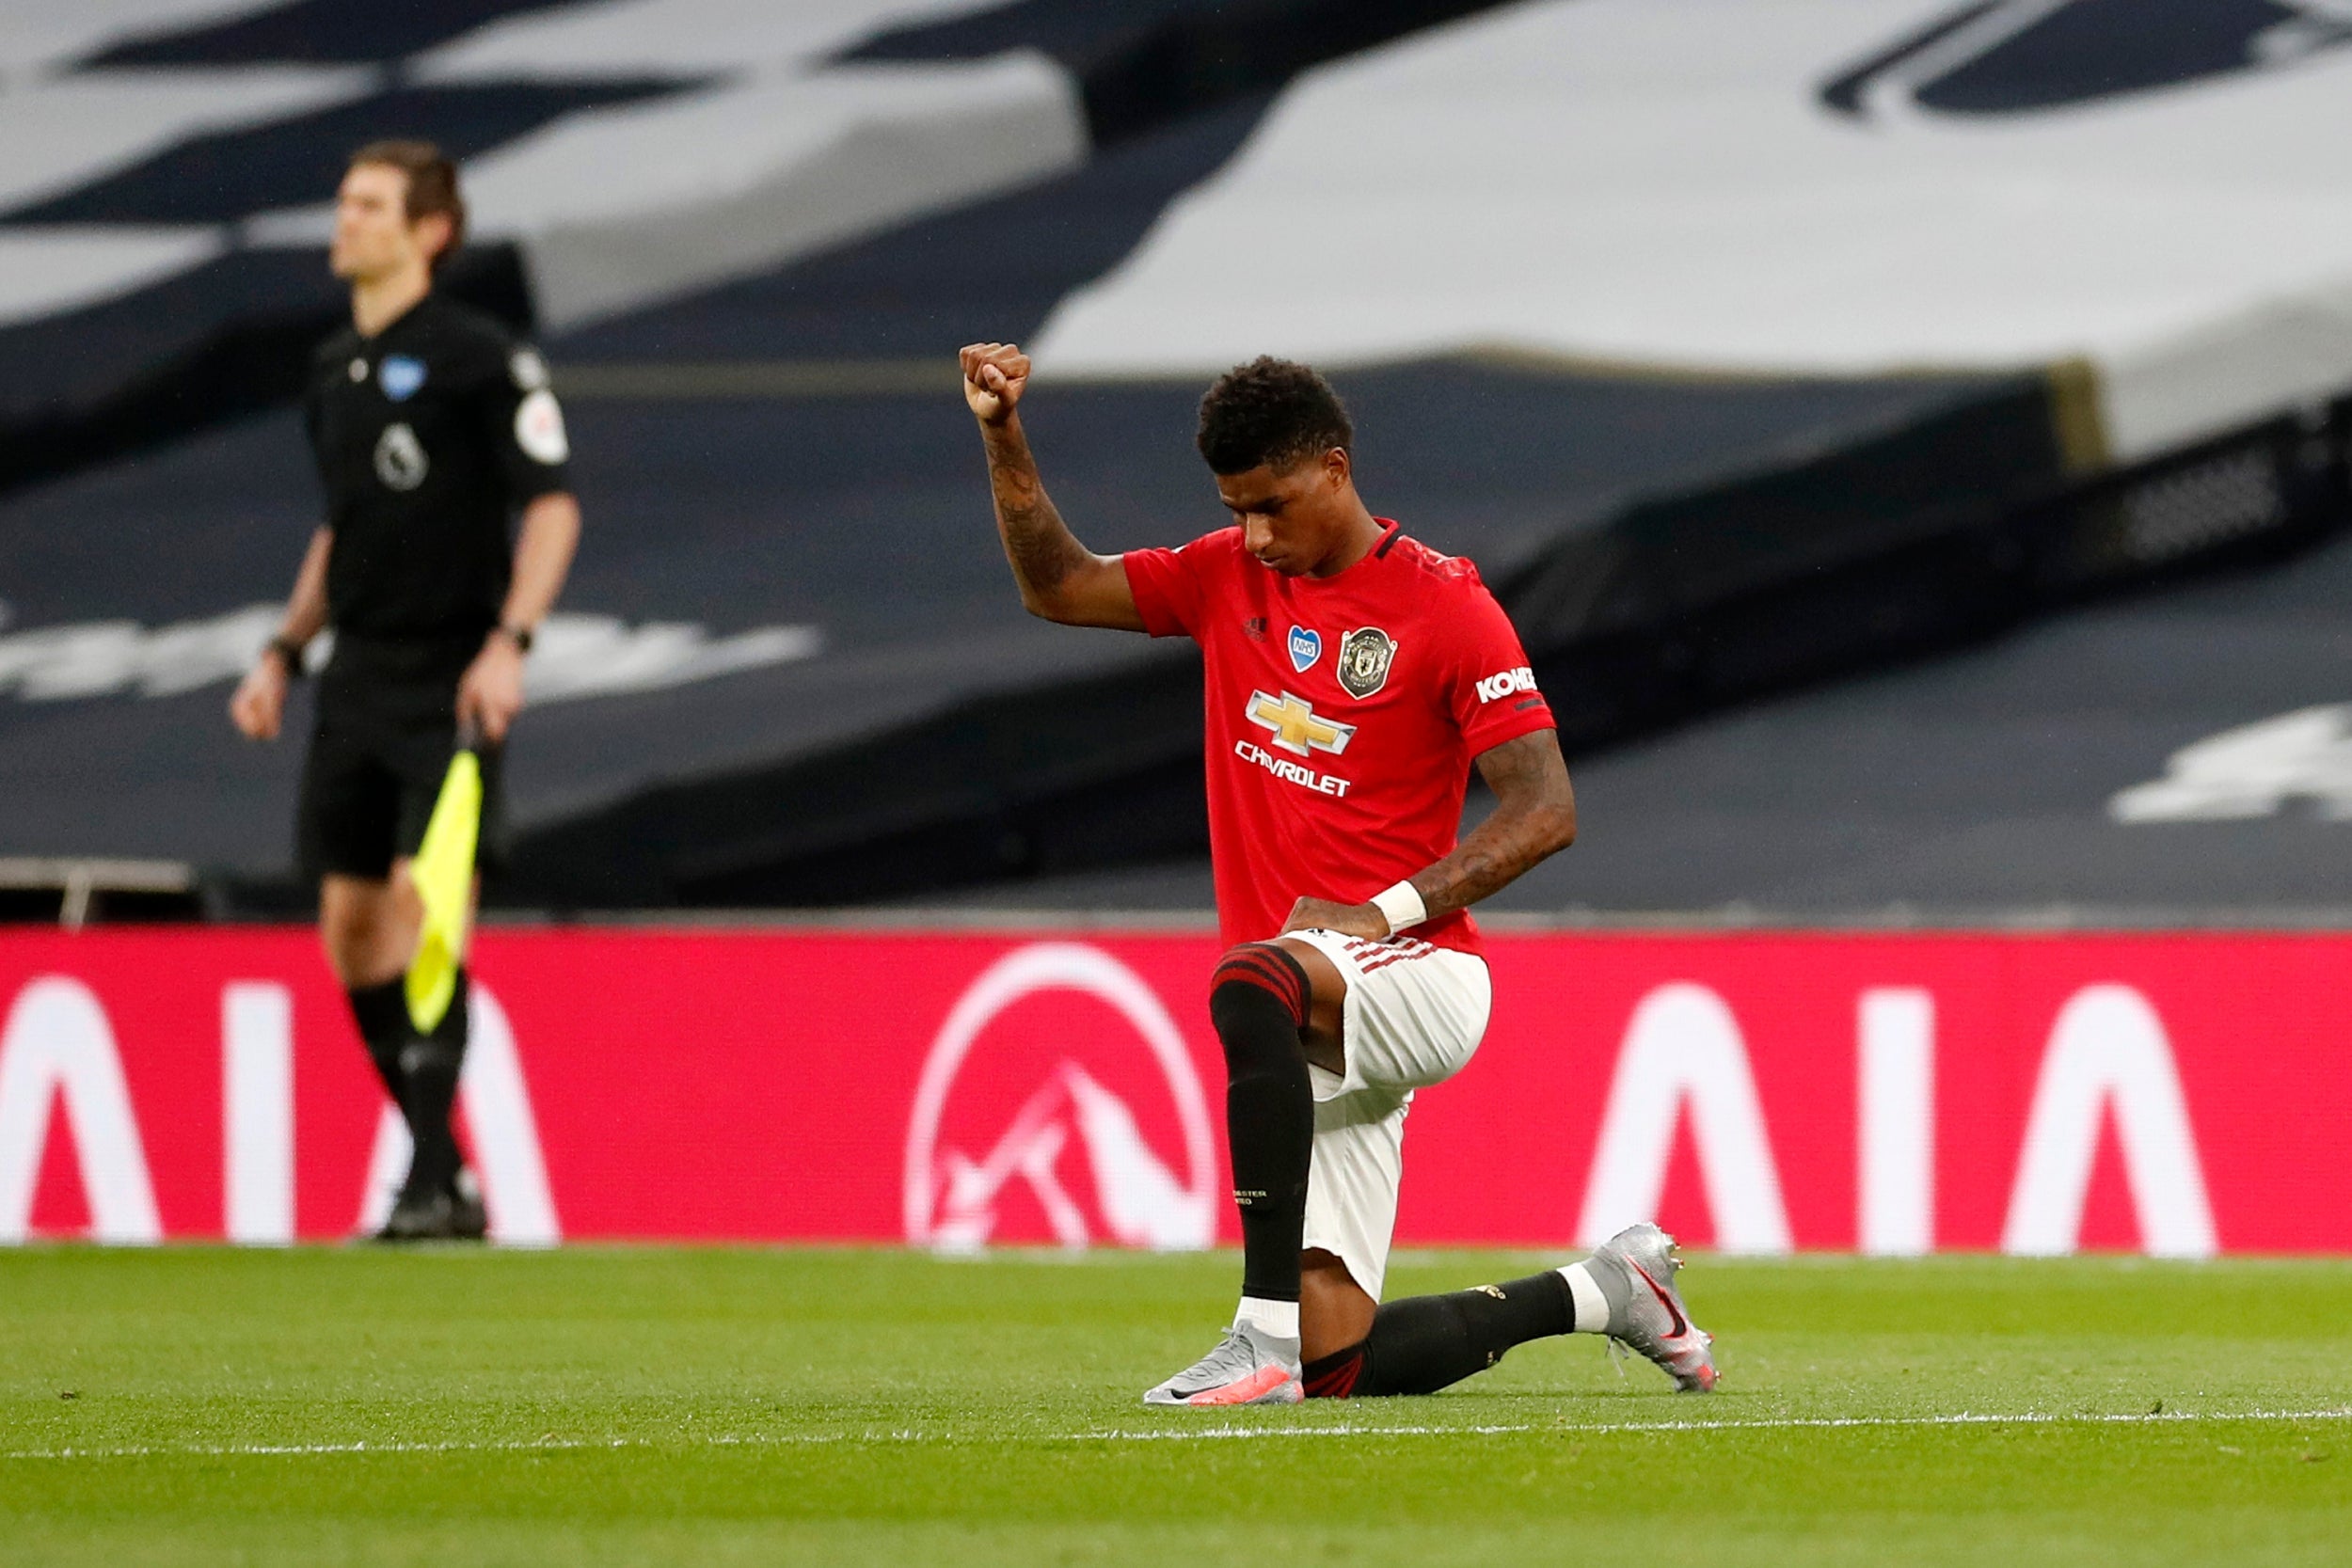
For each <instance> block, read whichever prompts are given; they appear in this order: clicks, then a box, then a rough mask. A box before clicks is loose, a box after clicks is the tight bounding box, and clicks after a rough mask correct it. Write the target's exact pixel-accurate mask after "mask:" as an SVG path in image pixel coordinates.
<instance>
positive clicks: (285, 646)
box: [262, 637, 310, 681]
mask: <svg viewBox="0 0 2352 1568" xmlns="http://www.w3.org/2000/svg"><path fill="white" fill-rule="evenodd" d="M262 652H263V653H265V654H276V655H277V656H278V665H279V667H280V668H281V669H283V670H284V671H285V672H286V678H287V679H288V680H297V681H298V680H300V679H301V678H302V677H303V676H305V675H307V674H309V673H310V671H309V670H307V669H305V668H304V667H303V663H302V644H301V643H299V642H297V641H294V639H293V638H291V637H273V638H271V639H270V640H269V641H268V643H267V644H266V645H265V646H264V647H263V648H262Z"/></svg>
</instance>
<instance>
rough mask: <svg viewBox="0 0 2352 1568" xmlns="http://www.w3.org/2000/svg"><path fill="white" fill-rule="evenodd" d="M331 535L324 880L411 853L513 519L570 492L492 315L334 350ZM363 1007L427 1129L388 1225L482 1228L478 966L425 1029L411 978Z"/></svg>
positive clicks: (452, 733)
mask: <svg viewBox="0 0 2352 1568" xmlns="http://www.w3.org/2000/svg"><path fill="white" fill-rule="evenodd" d="M305 415H306V420H307V423H308V426H309V430H310V447H311V451H312V454H313V455H314V456H315V458H316V459H317V462H318V469H319V477H320V479H321V480H322V482H323V483H325V485H326V524H327V527H328V528H329V530H330V531H331V532H332V543H331V545H330V546H329V550H328V554H327V560H326V605H327V615H326V619H327V624H328V625H329V626H332V627H333V628H334V633H335V650H334V654H333V657H331V658H330V660H329V661H328V664H327V667H326V673H325V674H324V675H323V676H322V677H321V679H320V682H319V693H318V705H317V724H316V728H315V729H314V730H313V731H312V732H311V736H310V753H309V755H308V756H307V758H306V759H305V760H304V763H303V771H302V796H301V806H300V810H299V815H298V816H297V819H296V827H295V838H296V841H297V852H298V855H299V858H300V860H301V863H302V865H303V868H304V870H305V871H306V872H308V873H309V874H310V876H311V877H312V878H313V879H317V878H320V877H325V876H332V875H341V876H347V877H357V878H364V879H370V880H382V879H385V878H387V877H388V876H389V875H390V873H391V869H392V863H393V862H394V861H395V860H396V859H401V858H405V857H410V856H414V855H415V854H416V852H417V850H418V848H419V847H420V846H421V844H422V843H423V840H424V831H425V825H426V823H427V822H429V821H430V820H431V818H432V815H433V804H434V801H435V800H436V799H437V796H438V795H439V793H440V786H441V781H442V779H443V778H444V776H445V775H446V774H447V772H448V769H449V764H450V759H451V757H452V756H453V754H454V753H455V752H456V749H457V688H458V683H459V681H460V680H461V678H462V677H463V676H464V674H465V673H466V669H467V667H468V666H469V664H471V663H472V662H473V660H474V658H475V657H476V656H478V655H479V654H480V653H481V652H482V649H483V646H484V644H485V641H487V640H488V638H489V636H490V634H491V632H492V631H493V630H494V629H495V628H496V627H497V626H498V625H499V621H500V616H501V613H502V611H503V610H504V609H505V603H506V594H507V589H508V587H509V584H510V582H511V579H512V578H513V576H514V551H515V544H514V539H513V537H512V534H513V527H514V520H515V517H516V515H517V514H518V513H519V512H520V511H521V510H522V509H523V508H524V507H525V506H527V505H528V504H529V503H530V502H531V501H532V500H534V499H537V498H539V497H541V496H545V495H548V494H551V493H554V492H557V491H564V490H568V489H569V488H570V486H569V484H568V483H566V480H565V477H564V464H565V461H566V459H567V458H568V457H569V455H570V453H569V451H568V449H567V446H566V443H565V439H564V416H563V412H562V410H561V409H560V408H558V407H557V405H556V402H555V398H554V395H553V394H552V393H551V392H549V391H548V374H547V368H546V366H545V365H543V364H542V363H541V362H540V359H539V356H538V355H537V354H535V353H534V352H532V350H531V349H530V348H528V347H525V346H523V345H522V344H520V343H518V342H516V341H515V339H514V338H513V337H512V336H511V335H509V334H508V333H507V331H506V330H505V329H504V328H503V327H501V325H499V324H498V323H496V322H495V321H492V320H491V319H489V318H488V317H486V316H484V315H481V314H479V313H477V312H475V311H473V310H469V309H466V308H465V307H464V306H462V305H456V304H453V303H451V302H450V301H448V300H445V299H442V298H440V297H439V296H438V295H436V294H431V293H428V294H426V295H425V296H424V298H423V299H421V301H419V302H418V303H417V304H416V305H415V306H413V307H411V308H410V309H409V310H408V311H407V312H406V313H405V315H402V316H401V317H400V318H399V319H398V320H396V321H394V322H393V323H392V324H391V325H389V326H387V327H386V328H385V329H384V330H383V331H382V332H380V333H378V334H377V335H376V336H374V337H373V338H362V337H361V336H360V335H359V333H358V330H357V329H356V328H352V327H346V328H344V329H343V330H342V331H341V332H338V333H337V334H336V335H335V336H334V337H332V338H330V339H328V340H327V341H326V343H325V344H324V345H322V346H321V348H320V349H319V352H318V357H317V359H316V361H315V362H314V363H313V364H312V366H311V371H310V392H309V396H308V398H307V400H306V404H305ZM481 758H482V782H483V806H482V832H481V839H480V847H479V849H478V851H477V863H479V864H481V865H482V866H484V867H485V869H495V868H496V867H497V865H498V863H499V862H500V860H501V857H502V855H503V853H504V850H505V848H506V836H507V835H506V814H505V795H504V790H503V787H502V772H503V769H502V768H501V755H500V752H499V751H498V749H497V748H495V747H491V746H487V745H485V746H484V747H483V748H482V751H481ZM348 994H349V995H350V998H351V1006H352V1014H353V1017H354V1019H355V1020H356V1022H358V1026H359V1033H360V1035H361V1037H363V1038H364V1039H365V1040H366V1042H367V1046H368V1053H369V1055H370V1057H371V1058H372V1059H373V1061H374V1063H375V1068H376V1071H377V1074H378V1075H379V1076H380V1077H381V1078H382V1079H383V1081H384V1086H385V1088H386V1089H387V1090H388V1091H389V1092H390V1094H391V1096H392V1098H393V1100H394V1101H396V1102H398V1104H399V1105H400V1108H401V1113H402V1115H403V1117H405V1120H406V1121H407V1123H408V1128H409V1132H410V1134H411V1136H412V1137H413V1139H414V1142H415V1157H414V1160H413V1162H412V1164H410V1166H409V1171H408V1177H407V1180H405V1182H404V1183H403V1184H402V1188H401V1193H400V1196H399V1200H398V1202H397V1203H396V1204H395V1206H394V1208H393V1212H392V1216H391V1219H390V1221H389V1223H388V1224H387V1227H386V1228H385V1231H384V1234H385V1235H386V1236H387V1237H408V1236H422V1235H451V1236H480V1235H481V1234H482V1233H483V1228H484V1226H485V1218H484V1212H483V1207H482V1199H481V1193H480V1190H479V1188H478V1187H477V1186H475V1184H474V1183H473V1181H472V1180H471V1176H470V1173H469V1172H468V1171H467V1170H466V1169H465V1168H464V1164H463V1159H462V1156H461V1154H460V1151H459V1149H458V1147H457V1142H456V1138H455V1135H454V1134H453V1132H452V1131H451V1128H450V1107H451V1104H452V1102H453V1101H454V1099H455V1096H456V1093H457V1082H458V1077H459V1073H460V1069H461V1068H462V1065H463V1063H464V1060H465V1053H466V1044H467V1040H466V1034H467V1006H466V1004H467V994H468V985H467V972H466V971H465V969H463V968H462V967H461V968H460V969H459V970H458V973H457V994H456V996H455V997H454V998H453V1001H452V1002H451V1005H450V1007H449V1011H448V1012H447V1014H446V1015H445V1016H444V1017H443V1019H442V1021H441V1022H440V1023H439V1024H438V1025H437V1026H436V1027H435V1029H434V1030H433V1032H432V1034H431V1036H430V1037H423V1038H420V1037H417V1035H416V1033H415V1031H414V1027H413V1025H412V1024H411V1023H410V1022H409V1018H408V1010H407V1000H406V996H405V988H404V986H403V984H402V982H401V981H400V980H398V979H393V980H390V981H388V982H386V983H384V984H381V985H372V986H367V987H361V988H355V989H353V990H351V991H350V992H349V993H348Z"/></svg>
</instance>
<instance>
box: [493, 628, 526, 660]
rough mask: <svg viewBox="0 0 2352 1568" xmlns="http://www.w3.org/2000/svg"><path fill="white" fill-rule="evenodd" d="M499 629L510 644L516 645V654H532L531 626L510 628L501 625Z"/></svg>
mask: <svg viewBox="0 0 2352 1568" xmlns="http://www.w3.org/2000/svg"><path fill="white" fill-rule="evenodd" d="M498 629H499V631H500V633H501V635H503V636H504V637H505V639H506V640H507V641H509V642H512V643H513V644H515V651H516V653H518V654H527V653H529V652H531V628H530V627H529V626H503V625H501V626H500V627H499V628H498Z"/></svg>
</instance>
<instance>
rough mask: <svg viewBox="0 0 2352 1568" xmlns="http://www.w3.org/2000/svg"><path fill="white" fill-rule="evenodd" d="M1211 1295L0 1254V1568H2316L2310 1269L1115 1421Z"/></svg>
mask: <svg viewBox="0 0 2352 1568" xmlns="http://www.w3.org/2000/svg"><path fill="white" fill-rule="evenodd" d="M1539 1261H1540V1260H1538V1259H1530V1258H1526V1257H1502V1256H1495V1255H1473V1254H1448V1255H1428V1254H1412V1255H1405V1256H1403V1257H1400V1259H1398V1266H1397V1267H1396V1268H1395V1269H1394V1270H1393V1272H1392V1273H1391V1281H1390V1285H1391V1293H1398V1292H1409V1291H1429V1290H1440V1289H1452V1288H1459V1287H1461V1286H1465V1285H1469V1284H1474V1283H1477V1282H1479V1281H1481V1280H1483V1279H1489V1278H1496V1277H1507V1276H1510V1275H1517V1274H1523V1273H1526V1272H1529V1271H1530V1270H1531V1269H1532V1268H1533V1267H1534V1266H1537V1265H1538V1263H1539ZM1235 1274H1236V1261H1235V1259H1233V1258H1232V1256H1231V1255H1225V1256H1212V1257H1205V1258H1201V1257H1193V1258H1148V1257H1134V1256H1113V1255H1104V1254H1097V1255H1094V1256H1091V1257H1087V1258H1083V1259H1062V1258H1060V1257H1058V1256H1048V1255H1023V1254H1013V1255H1000V1256H997V1257H995V1258H993V1259H986V1260H977V1261H961V1262H960V1261H946V1260H939V1259H930V1258H926V1257H922V1256H918V1255H911V1254H905V1253H896V1252H864V1251H726V1250H674V1249H660V1250H656V1249H646V1250H620V1249H616V1250H599V1249H576V1250H567V1251H562V1252H553V1253H537V1254H533V1253H499V1252H491V1253H486V1254H485V1253H479V1252H466V1251H421V1252H410V1253H393V1252H382V1251H373V1250H363V1249H338V1250H301V1251H292V1252H278V1253H267V1252H230V1251H220V1250H182V1249H167V1250H162V1251H152V1252H103V1251H91V1250H84V1249H79V1248H68V1249H56V1248H36V1249H31V1250H25V1251H18V1252H11V1253H8V1254H6V1255H0V1560H5V1561H6V1562H7V1563H9V1564H11V1565H15V1568H28V1565H31V1564H38V1563H53V1562H56V1563H82V1562H93V1563H94V1562H108V1563H120V1562H137V1563H145V1564H177V1563H198V1562H202V1563H221V1562H240V1563H280V1562H282V1563H303V1564H332V1563H411V1562H413V1563H431V1564H435V1565H437V1568H446V1565H453V1564H466V1563H476V1562H501V1563H507V1562H511V1563H518V1564H519V1563H532V1564H536V1563H545V1562H629V1563H654V1564H660V1563H692V1564H696V1565H707V1564H732V1563H752V1562H760V1563H768V1562H795V1561H843V1562H910V1563H913V1562H945V1563H948V1564H951V1565H952V1568H979V1565H982V1564H993V1563H1052V1562H1103V1563H1114V1562H1116V1563H1144V1562H1182V1563H1186V1564H1192V1565H1198V1564H1203V1563H1208V1562H1214V1561H1228V1560H1237V1561H1249V1562H1275V1561H1309V1562H1325V1561H1330V1562H1346V1563H1378V1562H1411V1563H1437V1562H1461V1563H1477V1564H1481V1565H1482V1568H1490V1565H1492V1564H1495V1563H1497V1562H1502V1561H1518V1562H1527V1561H1545V1562H1551V1561H1571V1560H1574V1561H1591V1562H1604V1561H1617V1562H1642V1563H1707V1564H1723V1565H1740V1564H1763V1563H1774V1564H1777V1563H1807V1564H1820V1563H1827V1564H1846V1563H1855V1564H1859V1563H1883V1562H1905V1563H1961V1562H1968V1563H1977V1562H1992V1563H1998V1564H2001V1565H2002V1568H2026V1565H2029V1564H2039V1563H2067V1564H2082V1563H2118V1564H2121V1563H2135V1564H2137V1563H2148V1562H2166V1561H2179V1562H2196V1563H2201V1564H2210V1563H2213V1562H2217V1561H2227V1562H2259V1563H2265V1564H2269V1563H2305V1562H2308V1563H2322V1562H2327V1563H2342V1562H2344V1561H2346V1560H2352V1263H2342V1262H2321V1263H2310V1262H2303V1263H2287V1262H2262V1261H2249V1262H2231V1263H2223V1264H2213V1265H2205V1266H2193V1265H2164V1264H2153V1263H2145V1262H2138V1261H2133V1260H2125V1259H2082V1260H2074V1261H2050V1262H2023V1261H2012V1260H2005V1259H1936V1260H1931V1261H1927V1262H1919V1263H1861V1262H1852V1261H1841V1260H1834V1259H1799V1260H1794V1261H1784V1262H1769V1263H1767V1262H1754V1261H1735V1260H1729V1259H1712V1258H1700V1259H1697V1260H1696V1261H1695V1263H1694V1264H1693V1266H1692V1268H1691V1269H1690V1270H1689V1271H1688V1272H1687V1273H1686V1274H1685V1275H1684V1284H1685V1287H1686V1291H1687V1293H1688V1295H1689V1298H1690V1301H1691V1305H1692V1311H1693V1313H1694V1314H1695V1315H1696V1316H1697V1317H1698V1319H1699V1321H1700V1322H1701V1323H1706V1324H1708V1326H1709V1327H1711V1328H1712V1329H1713V1330H1714V1331H1715V1333H1716V1336H1717V1351H1718V1354H1719V1356H1720V1359H1721V1363H1722V1366H1723V1369H1724V1390H1723V1391H1722V1392H1721V1393H1719V1394H1717V1395H1715V1396H1714V1397H1712V1398H1700V1397H1693V1396H1682V1397H1677V1396H1675V1395H1673V1394H1671V1393H1670V1392H1668V1390H1667V1385H1666V1383H1665V1380H1664V1378H1663V1377H1662V1376H1661V1374H1659V1373H1658V1372H1657V1370H1655V1369H1653V1368H1651V1367H1649V1366H1647V1365H1646V1364H1645V1363H1639V1362H1637V1363H1635V1364H1633V1365H1631V1366H1629V1367H1627V1368H1626V1369H1624V1373H1623V1375H1622V1376H1621V1375H1620V1372H1619V1370H1617V1369H1616V1368H1615V1367H1614V1366H1613V1364H1612V1362H1611V1360H1610V1358H1609V1357H1608V1355H1607V1354H1605V1353H1604V1351H1603V1349H1602V1347H1601V1345H1600V1343H1599V1342H1598V1341H1597V1340H1594V1339H1590V1338H1577V1339H1565V1340H1555V1341H1549V1342H1546V1343H1542V1344H1536V1345H1531V1346H1528V1347H1525V1348H1524V1349H1521V1350H1519V1351H1518V1352H1516V1353H1514V1354H1512V1356H1511V1357H1510V1358H1509V1359H1508V1360H1507V1361H1505V1362H1504V1363H1503V1365H1502V1367H1500V1368H1498V1369H1497V1370H1494V1371H1492V1372H1490V1373H1487V1374H1486V1375H1485V1376H1482V1377H1479V1378H1476V1379H1473V1380H1471V1381H1470V1382H1469V1383H1467V1384H1464V1385H1462V1386H1459V1387H1457V1388H1455V1389H1454V1390H1452V1391H1450V1392H1448V1393H1445V1394H1442V1395H1438V1396H1436V1397H1434V1398H1428V1399H1420V1400H1387V1401H1366V1402H1360V1403H1336V1404H1326V1403H1315V1404H1311V1405H1308V1406H1307V1407H1305V1408H1303V1409H1285V1410H1271V1411H1249V1412H1242V1413H1239V1414H1218V1415H1198V1414H1193V1413H1189V1412H1187V1413H1182V1414H1178V1413H1167V1412H1160V1413H1147V1412H1145V1411H1144V1410H1143V1409H1142V1407H1141V1406H1140V1405H1139V1404H1138V1403H1137V1402H1136V1396H1137V1393H1138V1391H1139V1390H1140V1389H1141V1388H1142V1387H1143V1386H1145V1385H1147V1384H1149V1383H1151V1382H1153V1381H1155V1380H1156V1379H1158V1378H1159V1377H1161V1376H1163V1375H1165V1374H1166V1373H1168V1371H1170V1370H1174V1369H1175V1368H1176V1367H1178V1366H1180V1365H1183V1364H1184V1363H1185V1362H1188V1361H1189V1360H1190V1359H1191V1358H1192V1357H1193V1356H1194V1355H1196V1354H1199V1353H1200V1351H1201V1350H1203V1349H1205V1348H1206V1346H1207V1344H1208V1341H1209V1339H1210V1338H1211V1336H1212V1335H1213V1333H1214V1331H1215V1328H1216V1324H1217V1323H1219V1322H1220V1321H1221V1318H1222V1316H1223V1314H1224V1313H1226V1312H1227V1311H1229V1310H1230V1308H1231V1292H1232V1284H1233V1280H1234V1277H1235Z"/></svg>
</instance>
